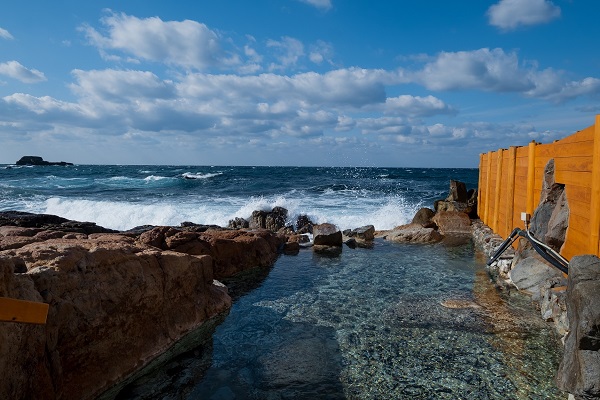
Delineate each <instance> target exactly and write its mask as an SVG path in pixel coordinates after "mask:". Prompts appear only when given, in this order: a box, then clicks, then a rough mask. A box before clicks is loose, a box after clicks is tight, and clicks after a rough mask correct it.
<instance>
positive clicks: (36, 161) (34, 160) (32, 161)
mask: <svg viewBox="0 0 600 400" xmlns="http://www.w3.org/2000/svg"><path fill="white" fill-rule="evenodd" d="M16 165H61V166H67V165H73V163H69V162H64V161H59V162H50V161H44V159H43V158H42V157H38V156H23V157H21V158H20V159H19V161H17V162H16Z"/></svg>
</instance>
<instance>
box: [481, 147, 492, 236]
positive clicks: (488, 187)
mask: <svg viewBox="0 0 600 400" xmlns="http://www.w3.org/2000/svg"><path fill="white" fill-rule="evenodd" d="M491 180H492V151H491V150H490V151H488V153H487V180H486V182H485V213H484V216H485V217H484V219H483V222H485V224H486V225H487V226H489V227H490V228H491V225H492V224H491V221H490V203H491V201H490V197H491V192H492V190H491Z"/></svg>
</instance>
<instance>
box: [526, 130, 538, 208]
mask: <svg viewBox="0 0 600 400" xmlns="http://www.w3.org/2000/svg"><path fill="white" fill-rule="evenodd" d="M535 145H536V143H535V140H532V141H531V142H530V143H529V153H528V156H527V161H528V164H527V214H530V215H533V210H535V204H534V202H533V192H534V190H535Z"/></svg>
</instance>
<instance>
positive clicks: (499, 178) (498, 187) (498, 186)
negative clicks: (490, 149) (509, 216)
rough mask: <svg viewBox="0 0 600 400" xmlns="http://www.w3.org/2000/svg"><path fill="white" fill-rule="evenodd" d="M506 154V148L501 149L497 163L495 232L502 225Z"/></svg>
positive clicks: (493, 227)
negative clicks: (502, 193)
mask: <svg viewBox="0 0 600 400" xmlns="http://www.w3.org/2000/svg"><path fill="white" fill-rule="evenodd" d="M503 155H504V149H499V150H498V154H497V156H496V157H497V158H496V159H497V161H496V162H497V165H496V191H495V193H494V196H495V197H494V198H495V202H494V204H495V208H494V219H493V221H494V222H493V226H492V229H493V230H494V232H496V233H498V228H499V227H500V219H499V215H500V194H501V192H502V190H501V185H502V156H503Z"/></svg>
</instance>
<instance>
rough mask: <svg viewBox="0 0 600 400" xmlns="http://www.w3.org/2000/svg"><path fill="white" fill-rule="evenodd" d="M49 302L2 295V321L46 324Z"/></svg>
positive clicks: (0, 316) (0, 299)
mask: <svg viewBox="0 0 600 400" xmlns="http://www.w3.org/2000/svg"><path fill="white" fill-rule="evenodd" d="M48 307H49V306H48V304H46V303H38V302H35V301H26V300H17V299H11V298H9V297H0V321H8V322H22V323H27V324H45V323H46V318H47V317H48Z"/></svg>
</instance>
